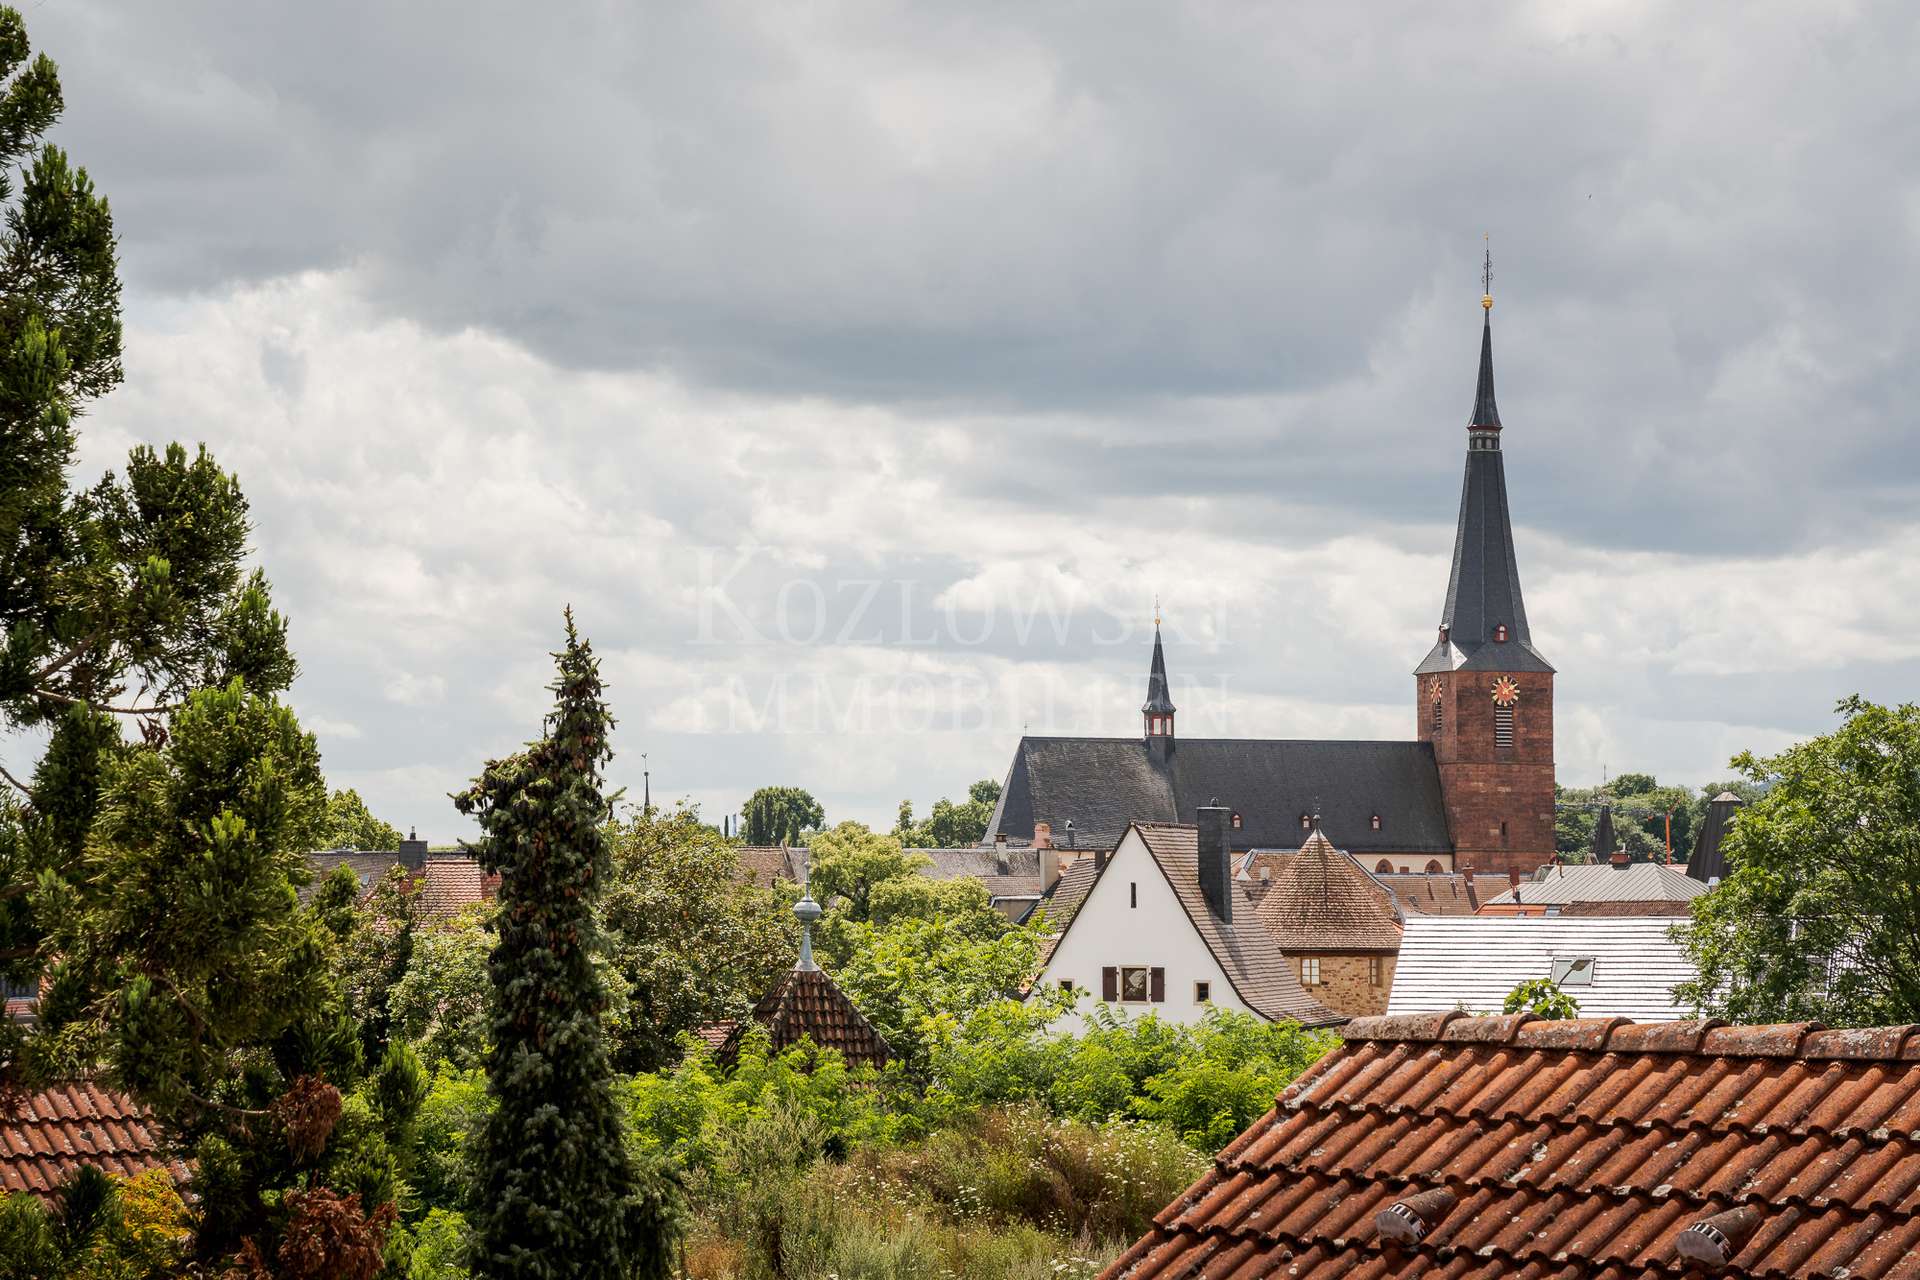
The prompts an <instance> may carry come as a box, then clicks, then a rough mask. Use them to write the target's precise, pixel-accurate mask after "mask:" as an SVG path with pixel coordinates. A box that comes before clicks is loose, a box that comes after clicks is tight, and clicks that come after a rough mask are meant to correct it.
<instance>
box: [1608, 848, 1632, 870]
mask: <svg viewBox="0 0 1920 1280" xmlns="http://www.w3.org/2000/svg"><path fill="white" fill-rule="evenodd" d="M1609 860H1610V861H1611V862H1612V863H1613V865H1614V868H1615V869H1616V870H1620V871H1625V870H1626V869H1627V868H1628V867H1629V866H1631V865H1632V864H1633V855H1632V854H1630V853H1628V852H1627V851H1626V850H1625V849H1615V850H1614V851H1613V855H1612V857H1611V858H1610V859H1609Z"/></svg>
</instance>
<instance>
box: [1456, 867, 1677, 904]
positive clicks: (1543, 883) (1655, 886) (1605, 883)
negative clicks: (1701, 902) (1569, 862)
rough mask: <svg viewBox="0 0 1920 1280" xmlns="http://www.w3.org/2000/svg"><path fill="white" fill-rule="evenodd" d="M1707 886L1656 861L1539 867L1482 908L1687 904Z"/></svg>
mask: <svg viewBox="0 0 1920 1280" xmlns="http://www.w3.org/2000/svg"><path fill="white" fill-rule="evenodd" d="M1706 891H1707V886H1706V885H1704V884H1702V883H1701V882H1700V881H1698V880H1695V879H1693V878H1692V877H1691V876H1689V875H1688V874H1687V873H1686V871H1685V870H1684V869H1683V868H1680V867H1668V866H1662V865H1661V864H1660V863H1658V862H1634V863H1629V864H1628V865H1627V866H1624V867H1615V866H1609V865H1606V864H1604V863H1602V864H1599V865H1594V864H1587V865H1584V866H1574V867H1568V866H1552V867H1542V868H1540V870H1539V871H1537V872H1535V873H1534V875H1533V877H1532V878H1531V879H1527V880H1522V881H1521V882H1520V887H1519V888H1518V889H1512V888H1509V889H1508V890H1507V891H1506V892H1505V893H1502V894H1499V895H1498V896H1496V897H1494V898H1492V899H1482V900H1481V903H1480V905H1481V906H1482V907H1510V906H1513V905H1514V904H1515V903H1516V902H1518V903H1520V904H1522V905H1526V906H1564V905H1565V904H1567V903H1569V902H1688V901H1691V900H1692V899H1694V898H1697V897H1699V896H1700V895H1701V894H1703V893H1705V892H1706Z"/></svg>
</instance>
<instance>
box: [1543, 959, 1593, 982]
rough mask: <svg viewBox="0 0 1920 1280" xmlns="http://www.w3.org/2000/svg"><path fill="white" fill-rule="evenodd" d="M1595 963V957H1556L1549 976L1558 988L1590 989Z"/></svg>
mask: <svg viewBox="0 0 1920 1280" xmlns="http://www.w3.org/2000/svg"><path fill="white" fill-rule="evenodd" d="M1594 963H1595V958H1594V957H1593V956H1555V957H1554V958H1553V966H1552V968H1551V969H1549V970H1548V974H1547V976H1548V977H1550V978H1552V979H1553V985H1554V986H1556V987H1590V986H1592V985H1593V967H1594Z"/></svg>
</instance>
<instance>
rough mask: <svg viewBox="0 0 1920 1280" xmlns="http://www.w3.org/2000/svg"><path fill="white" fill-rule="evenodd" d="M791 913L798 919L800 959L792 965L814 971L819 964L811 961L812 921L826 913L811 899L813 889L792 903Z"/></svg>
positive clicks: (803, 970)
mask: <svg viewBox="0 0 1920 1280" xmlns="http://www.w3.org/2000/svg"><path fill="white" fill-rule="evenodd" d="M793 914H794V915H795V916H796V917H797V918H798V919H799V921H800V959H799V960H798V961H797V962H796V963H795V964H794V966H793V967H794V968H795V969H796V970H798V971H799V972H801V973H813V972H816V971H818V969H819V968H820V966H819V965H817V964H815V963H814V962H813V922H814V921H816V920H818V919H819V918H820V917H821V916H822V915H824V914H826V913H825V912H823V911H821V910H820V904H819V903H817V902H815V901H814V900H813V890H811V889H809V890H807V893H806V896H805V897H803V898H801V899H800V901H798V902H796V903H794V904H793Z"/></svg>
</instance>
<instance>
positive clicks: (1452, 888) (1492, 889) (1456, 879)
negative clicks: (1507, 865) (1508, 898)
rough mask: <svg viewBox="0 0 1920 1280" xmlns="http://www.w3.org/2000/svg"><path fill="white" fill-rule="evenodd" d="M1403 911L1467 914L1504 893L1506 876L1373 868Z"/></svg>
mask: <svg viewBox="0 0 1920 1280" xmlns="http://www.w3.org/2000/svg"><path fill="white" fill-rule="evenodd" d="M1373 878H1374V879H1375V880H1377V881H1379V882H1380V883H1381V884H1383V885H1385V886H1386V887H1387V888H1388V889H1389V890H1391V891H1392V893H1393V896H1394V898H1395V899H1396V900H1398V901H1399V903H1400V909H1401V911H1403V912H1406V913H1408V914H1413V915H1423V916H1470V915H1472V914H1473V913H1474V912H1476V911H1478V910H1479V909H1480V904H1481V903H1483V902H1485V901H1487V900H1488V899H1490V898H1495V897H1498V896H1499V895H1500V894H1502V893H1505V892H1506V891H1507V887H1508V880H1507V878H1506V877H1505V876H1500V875H1494V874H1492V873H1491V872H1484V871H1481V872H1473V871H1394V872H1389V871H1376V872H1374V873H1373Z"/></svg>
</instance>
